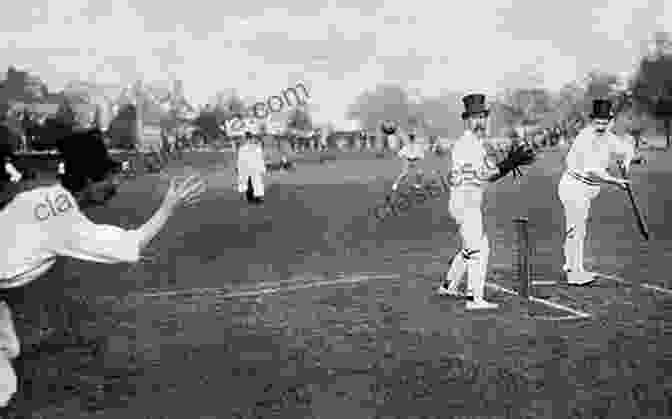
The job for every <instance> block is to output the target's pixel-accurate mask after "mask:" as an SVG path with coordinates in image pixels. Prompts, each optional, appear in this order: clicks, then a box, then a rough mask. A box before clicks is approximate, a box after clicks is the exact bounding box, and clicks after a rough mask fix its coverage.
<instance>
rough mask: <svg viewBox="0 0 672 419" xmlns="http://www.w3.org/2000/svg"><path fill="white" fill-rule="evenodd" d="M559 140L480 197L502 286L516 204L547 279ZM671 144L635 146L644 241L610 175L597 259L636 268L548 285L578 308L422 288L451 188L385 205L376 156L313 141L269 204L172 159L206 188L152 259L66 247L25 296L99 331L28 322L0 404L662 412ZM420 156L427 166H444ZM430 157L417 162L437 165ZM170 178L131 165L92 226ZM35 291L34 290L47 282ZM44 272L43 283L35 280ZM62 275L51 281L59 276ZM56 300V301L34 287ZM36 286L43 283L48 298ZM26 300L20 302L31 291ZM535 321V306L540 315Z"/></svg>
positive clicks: (275, 413)
mask: <svg viewBox="0 0 672 419" xmlns="http://www.w3.org/2000/svg"><path fill="white" fill-rule="evenodd" d="M562 156H564V152H563V151H557V152H556V151H554V152H547V153H545V154H543V156H542V157H541V159H540V160H539V161H538V162H537V163H535V165H534V166H533V167H531V168H529V169H528V170H526V176H525V177H524V178H523V179H522V180H520V181H518V182H515V183H514V182H513V181H512V180H511V179H510V178H507V179H505V180H502V181H501V182H500V183H499V184H497V185H494V186H493V187H491V189H490V190H489V192H488V194H487V198H486V204H485V214H486V229H487V232H488V234H489V237H490V240H491V248H492V251H491V258H490V265H491V274H490V278H489V281H491V282H492V283H493V284H498V285H500V286H503V287H506V288H507V289H510V288H514V287H515V285H516V284H514V283H513V282H512V273H511V271H512V269H513V266H512V259H513V255H512V247H513V240H514V230H513V224H512V219H513V218H514V217H518V216H525V217H528V218H529V220H530V234H531V241H532V244H533V245H534V257H533V276H534V279H544V280H559V279H560V267H561V243H562V235H563V229H562V225H563V222H564V221H563V215H562V211H561V207H560V202H559V200H558V199H557V197H556V192H555V191H556V186H557V182H558V179H559V176H560V174H561V164H560V159H561V157H562ZM670 156H672V153H664V152H655V153H654V152H647V158H648V159H649V164H648V165H647V166H646V167H637V168H635V170H634V172H633V175H632V177H633V181H634V187H633V188H634V190H635V192H636V194H637V198H638V200H639V202H640V205H641V207H642V208H643V209H644V212H645V214H646V216H647V218H648V222H649V225H650V229H651V231H652V235H653V238H652V240H651V241H650V242H649V243H645V242H643V241H642V240H641V239H640V238H639V235H638V231H637V229H636V225H635V223H634V218H633V215H632V211H631V209H630V207H629V203H628V201H627V198H626V195H625V193H624V192H622V191H620V190H613V189H604V190H603V192H602V193H601V196H599V197H598V198H597V200H596V201H595V203H594V209H593V215H592V219H591V222H590V225H589V240H590V243H589V245H588V246H587V249H586V257H587V258H588V265H589V266H590V267H592V268H594V269H595V270H597V271H599V272H603V273H608V274H615V275H618V276H619V277H621V278H624V279H626V280H627V281H630V282H631V283H632V285H624V284H620V283H618V282H615V281H608V280H603V281H600V282H599V283H597V285H594V286H591V287H587V288H570V287H567V286H566V285H564V284H562V283H561V284H558V285H556V286H554V287H544V289H540V290H539V292H540V293H541V294H543V296H544V297H545V298H547V299H548V300H549V301H553V302H555V303H557V304H559V305H562V306H566V307H571V308H574V309H577V310H582V311H585V312H588V313H590V314H591V315H592V316H593V317H592V318H590V319H583V320H581V319H576V320H573V321H549V320H539V319H538V318H537V317H535V316H546V317H561V316H566V315H567V313H565V312H563V311H562V310H558V309H553V308H550V307H547V306H545V305H542V304H524V303H523V302H522V301H518V300H517V299H516V298H514V297H512V296H510V295H507V294H506V293H502V292H500V291H497V290H496V289H494V288H489V289H488V290H487V292H488V295H489V297H490V298H491V299H492V300H494V301H497V302H499V303H500V304H501V306H500V309H499V310H496V311H492V312H487V313H470V312H466V311H465V310H464V302H458V301H453V300H447V299H442V298H439V297H437V296H435V295H434V289H435V287H436V286H437V285H438V281H439V278H440V276H441V274H442V272H444V271H445V270H446V269H447V263H448V260H449V258H450V257H451V256H452V255H453V254H454V253H455V252H456V250H457V249H458V246H459V242H458V239H457V236H456V233H457V229H456V226H455V224H454V222H453V221H452V219H451V218H450V216H449V215H448V212H447V199H448V198H447V195H443V196H442V197H441V198H440V199H436V200H431V201H428V202H427V203H425V204H423V205H422V206H418V207H416V208H414V209H412V210H410V211H409V212H408V213H407V214H405V215H402V216H400V217H398V218H395V219H390V220H386V221H384V222H382V223H377V222H376V221H375V219H373V218H372V217H370V216H369V215H368V210H369V208H371V207H372V206H373V205H375V204H376V203H378V202H380V201H381V200H382V199H383V197H384V194H385V191H387V190H389V188H390V185H391V182H392V179H393V177H394V176H395V175H396V174H397V170H398V168H399V167H398V163H397V162H395V161H394V160H392V159H389V158H387V159H377V158H375V157H374V155H373V154H365V153H361V154H360V153H335V154H334V157H335V158H336V159H335V160H333V161H328V162H326V163H324V164H318V163H317V162H316V161H317V160H318V159H317V158H316V157H315V156H308V157H307V158H305V159H303V161H301V162H299V164H298V166H297V170H296V172H293V173H285V174H277V173H274V174H273V175H272V177H271V182H270V186H269V187H268V190H267V194H266V203H265V204H264V205H263V206H262V207H248V206H247V205H246V204H245V203H244V202H242V201H241V199H240V197H239V196H238V194H237V193H235V192H234V191H233V189H232V182H233V179H232V168H231V167H230V159H231V155H230V154H228V153H209V154H207V153H200V154H199V153H188V154H187V155H186V156H185V158H184V161H183V162H181V163H174V164H173V165H172V166H171V167H169V168H168V169H167V171H166V173H167V175H173V174H182V173H185V172H190V171H198V172H200V173H202V174H203V175H204V176H205V177H206V179H207V181H208V185H209V188H210V189H209V192H208V194H207V196H206V198H205V199H204V200H203V202H202V203H201V204H200V205H199V206H198V207H195V208H191V209H185V210H183V211H181V212H179V213H178V214H177V215H176V216H175V217H174V218H173V219H171V221H170V222H169V224H168V225H167V228H166V229H165V230H164V231H163V232H162V233H161V234H160V235H159V237H157V239H156V240H155V241H154V242H153V243H152V245H151V247H152V249H151V251H150V252H149V253H150V254H151V255H152V256H153V259H154V260H153V261H152V262H151V263H150V262H147V263H143V264H139V265H137V266H101V265H93V264H88V263H82V262H78V261H71V260H67V261H62V262H61V263H59V264H58V265H57V269H55V270H54V271H53V272H52V273H51V274H49V275H48V278H46V279H43V280H41V281H38V282H37V283H35V285H31V286H30V287H32V289H27V290H26V295H30V294H29V293H32V295H40V296H42V297H40V298H41V300H44V299H48V300H55V301H58V300H59V299H58V296H60V295H61V294H62V295H63V296H65V297H67V298H68V300H67V301H69V303H68V305H67V306H66V307H67V308H68V309H69V310H70V311H71V312H72V313H74V314H73V316H76V321H77V322H78V324H79V326H80V327H79V329H80V332H81V333H82V334H83V335H86V336H87V337H89V338H91V339H94V340H98V341H100V342H103V343H104V345H102V346H100V347H98V348H97V350H95V351H94V350H93V349H91V345H80V346H72V347H67V348H65V349H59V348H52V349H50V346H49V345H48V340H40V339H39V338H34V339H32V340H31V339H27V338H26V339H24V340H25V341H27V342H28V341H30V342H32V341H34V342H35V344H34V345H33V346H31V344H29V343H28V344H27V346H24V355H23V356H22V358H21V359H20V360H19V362H17V370H18V372H19V374H21V375H22V376H24V377H27V378H26V379H25V381H23V382H22V383H21V393H20V394H19V395H18V396H17V398H16V400H15V403H14V404H13V406H12V408H11V409H9V412H8V413H7V415H9V416H8V417H12V415H13V417H21V418H23V417H26V418H29V417H31V415H32V417H44V418H55V417H67V418H79V417H81V418H84V417H95V418H119V417H129V418H171V419H172V418H180V419H182V418H267V417H281V418H291V419H298V418H315V419H318V418H319V419H330V418H338V419H342V418H343V417H348V418H351V419H359V418H450V417H465V418H477V417H487V418H495V417H496V418H563V419H564V418H600V417H604V418H635V417H636V418H662V417H669V416H672V380H670V379H669V378H668V377H667V376H666V374H665V371H666V369H667V368H672V350H671V348H672V346H671V345H672V339H671V338H672V329H671V328H670V320H672V299H671V296H670V295H669V294H666V293H664V292H661V291H655V290H653V289H651V287H649V288H643V287H640V285H641V284H649V285H656V286H658V287H661V289H662V288H664V289H668V288H672V283H671V281H670V279H669V277H667V275H666V274H665V272H666V268H667V265H666V261H667V257H668V256H669V254H670V253H672V229H670V228H667V227H666V225H665V214H666V212H667V210H668V209H669V208H667V206H668V205H670V206H672V192H669V191H670V189H669V188H666V187H665V185H666V182H669V181H670V180H672V175H671V174H670V167H671V165H670V162H671V161H672V158H671V157H670ZM441 164H442V162H441V161H440V160H439V159H438V158H432V159H430V161H429V162H428V163H427V165H428V168H429V169H432V168H441ZM428 171H429V170H428ZM167 182H168V180H167V176H166V175H144V176H141V177H138V178H136V179H134V180H132V181H129V182H128V183H126V184H125V185H123V187H122V191H121V193H120V195H119V197H118V198H116V199H115V200H114V201H113V202H111V203H110V205H109V206H108V207H106V208H100V209H96V210H94V211H91V213H90V216H91V217H92V218H93V219H94V220H96V221H97V222H106V223H114V224H121V225H123V226H125V227H131V226H137V225H138V224H139V223H141V222H143V221H144V220H146V219H147V217H148V216H149V215H150V214H151V213H152V212H153V211H154V209H155V208H156V207H157V206H158V204H159V202H160V200H161V198H162V195H163V193H164V191H165V189H166V187H167ZM40 287H43V288H40ZM45 290H48V291H45ZM56 290H57V291H58V292H59V294H55V292H56ZM47 296H48V297H47ZM40 298H37V299H38V300H40ZM26 301H27V303H26V304H27V306H28V305H29V304H31V303H32V301H33V300H31V299H30V298H26ZM539 318H541V317H539Z"/></svg>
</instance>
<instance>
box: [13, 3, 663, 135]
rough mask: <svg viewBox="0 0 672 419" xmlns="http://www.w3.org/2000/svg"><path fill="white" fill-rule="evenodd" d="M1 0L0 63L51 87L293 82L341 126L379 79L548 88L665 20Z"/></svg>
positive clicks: (561, 6) (248, 89)
mask: <svg viewBox="0 0 672 419" xmlns="http://www.w3.org/2000/svg"><path fill="white" fill-rule="evenodd" d="M5 3H8V4H5V5H4V7H3V17H2V31H3V32H4V34H3V35H4V36H2V38H1V39H0V48H1V50H2V53H1V54H0V66H2V67H0V68H6V67H7V66H8V65H10V64H14V65H17V66H18V67H19V68H25V69H29V70H31V71H33V72H35V73H37V74H38V75H39V76H41V77H42V78H43V79H44V80H46V82H47V83H48V85H49V87H50V89H52V90H56V89H60V88H62V87H63V85H64V83H65V82H66V81H69V80H73V79H83V80H91V81H94V82H99V83H125V84H126V83H129V82H131V81H132V80H134V79H136V78H138V77H140V76H142V77H143V78H144V79H145V80H146V81H147V82H158V83H159V84H161V83H165V84H168V83H169V81H170V80H171V79H172V78H173V77H177V78H179V79H182V80H183V81H184V88H185V93H186V96H187V97H188V98H189V99H190V100H191V101H193V102H194V103H196V104H202V103H206V102H207V101H208V99H209V97H210V96H212V95H213V93H214V90H215V89H226V88H234V87H235V88H237V89H238V91H239V93H240V94H241V95H242V96H250V97H255V98H259V99H261V100H263V99H265V98H267V97H268V96H271V95H274V94H278V93H280V92H281V91H282V90H283V89H285V88H287V87H291V86H293V85H295V84H296V83H297V82H303V83H305V84H306V85H307V86H308V87H309V89H310V94H311V98H310V101H311V103H312V104H313V105H315V109H314V112H315V117H316V119H317V120H318V121H322V120H325V119H330V120H334V121H336V122H337V124H339V125H340V124H341V123H342V122H341V121H342V120H343V117H344V113H345V110H346V107H347V105H348V104H349V103H351V102H352V101H353V100H354V98H355V96H356V95H358V94H359V93H361V92H362V90H364V89H369V88H373V87H374V86H375V85H376V84H378V83H384V82H393V83H400V84H402V85H403V86H405V87H408V88H412V89H419V92H420V93H421V94H423V95H428V96H432V95H438V94H440V93H441V90H442V89H446V90H451V91H474V90H480V91H483V92H485V93H493V92H494V91H496V89H498V88H501V87H503V86H505V85H511V84H514V83H517V82H518V80H520V76H519V75H518V74H519V73H520V72H521V71H527V70H528V69H531V68H535V66H536V68H538V70H539V71H541V72H542V73H543V76H544V79H545V83H546V85H547V86H548V87H550V88H557V87H559V86H560V85H562V84H563V83H565V82H567V81H571V80H573V79H576V78H577V77H581V76H582V75H584V74H585V73H586V72H587V71H589V70H590V69H591V68H602V69H604V70H608V71H611V72H617V73H620V72H626V71H629V70H630V69H631V68H632V67H633V64H634V62H635V59H636V56H637V55H638V54H639V53H640V51H641V48H642V41H643V40H644V39H646V38H648V37H650V35H651V34H652V32H653V31H655V30H667V31H671V32H672V3H670V2H669V1H668V3H670V4H669V5H667V6H666V5H665V3H666V1H665V0H651V1H645V0H634V1H628V2H625V1H618V2H617V1H615V0H612V1H607V0H565V1H559V2H556V1H553V2H550V1H549V2H546V1H540V0H516V1H515V7H514V1H513V0H489V1H460V2H454V3H451V2H445V1H435V0H434V1H425V0H414V1H392V0H388V1H385V0H366V1H363V0H356V1H355V0H343V1H329V0H284V1H282V2H277V1H271V0H256V1H235V0H234V1H220V2H213V1H210V0H208V1H202V0H190V1H186V2H183V1H179V2H174V3H173V2H169V1H155V0H135V1H134V2H128V1H125V0H117V1H114V2H111V1H103V0H97V1H90V2H89V1H84V0H67V1H65V0H64V1H60V2H56V1H51V2H48V1H47V0H21V1H17V2H11V3H9V2H5ZM49 3H51V4H49ZM131 4H132V5H133V6H131ZM278 4H282V7H280V8H276V5H278ZM635 5H636V6H635Z"/></svg>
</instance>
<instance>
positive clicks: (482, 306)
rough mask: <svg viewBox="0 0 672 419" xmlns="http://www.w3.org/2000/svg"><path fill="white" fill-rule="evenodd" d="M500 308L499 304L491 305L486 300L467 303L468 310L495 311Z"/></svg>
mask: <svg viewBox="0 0 672 419" xmlns="http://www.w3.org/2000/svg"><path fill="white" fill-rule="evenodd" d="M496 308H499V304H496V303H491V302H488V301H485V300H480V301H467V310H493V309H496Z"/></svg>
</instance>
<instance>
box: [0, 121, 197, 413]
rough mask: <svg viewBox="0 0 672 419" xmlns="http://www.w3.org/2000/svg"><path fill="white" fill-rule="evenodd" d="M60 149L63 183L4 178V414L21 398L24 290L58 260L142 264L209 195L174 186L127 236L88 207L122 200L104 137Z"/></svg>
mask: <svg viewBox="0 0 672 419" xmlns="http://www.w3.org/2000/svg"><path fill="white" fill-rule="evenodd" d="M58 147H59V151H60V153H61V157H62V159H63V162H64V164H63V169H64V171H63V173H62V175H61V182H60V184H59V183H57V182H56V181H53V180H52V181H49V180H25V179H26V177H25V176H24V180H23V181H21V180H18V181H16V182H13V180H12V177H14V179H16V176H15V175H14V174H13V173H12V172H11V170H8V171H2V172H0V186H1V187H2V189H11V190H12V191H13V194H12V196H11V197H10V199H8V200H5V201H4V203H0V231H2V234H0V247H1V248H2V249H3V252H2V253H1V254H0V300H3V301H0V407H5V406H6V405H7V404H8V402H9V401H10V399H11V398H12V396H13V394H14V393H15V392H16V391H17V377H16V374H15V372H14V369H13V367H12V365H11V363H12V360H13V359H15V358H16V357H18V356H19V353H20V343H19V338H18V337H17V335H16V331H15V328H14V321H13V316H12V309H18V308H21V304H23V301H27V302H28V303H29V302H30V301H31V300H30V299H26V298H24V297H23V296H22V295H21V291H23V290H19V287H24V286H26V285H27V284H29V283H31V282H33V281H35V280H36V279H38V278H41V277H43V276H44V275H45V274H46V273H47V272H48V271H49V270H50V269H51V267H52V266H53V265H54V263H55V262H56V259H57V257H59V256H67V257H71V258H76V259H81V260H87V261H93V262H100V263H106V264H116V263H136V262H138V261H139V260H140V253H141V252H142V251H143V249H145V248H146V247H147V245H148V244H149V242H150V241H151V240H152V238H153V237H154V236H156V234H158V232H159V231H160V230H161V229H162V228H163V226H164V225H165V223H166V221H167V220H168V218H169V217H170V216H171V215H173V214H174V212H175V210H176V209H177V208H179V207H180V206H184V205H190V204H193V203H195V202H197V200H198V198H199V196H200V195H201V194H202V193H203V191H204V190H205V184H204V183H203V181H201V180H199V179H198V178H197V177H190V178H188V179H186V180H185V181H182V182H178V181H177V179H172V181H171V183H170V187H169V189H168V191H167V192H166V195H165V197H164V200H163V203H162V205H161V207H160V208H159V209H158V210H157V211H156V213H155V214H154V215H153V216H152V218H150V219H149V220H148V221H147V222H146V223H145V224H143V225H142V226H140V227H138V228H136V229H130V230H127V229H123V228H120V227H116V226H112V225H105V224H95V223H93V222H92V221H91V220H89V219H88V218H87V217H86V216H85V215H84V214H83V213H82V210H81V208H83V207H86V206H91V205H102V204H104V203H106V202H107V201H108V200H109V199H111V198H112V197H113V196H114V195H115V194H116V191H117V188H118V185H119V180H118V174H119V171H120V164H119V163H118V162H116V161H114V160H113V159H112V158H111V156H110V155H109V154H108V151H107V149H106V148H105V145H104V143H103V139H102V135H100V133H99V132H98V133H96V132H93V131H90V132H80V133H77V134H75V135H72V136H70V137H66V138H64V139H63V140H61V142H60V144H59V145H58ZM5 154H6V153H5ZM5 157H7V156H6V155H0V159H4V158H5ZM92 279H95V278H92ZM26 288H27V289H28V290H27V291H26V292H27V293H28V294H29V293H30V289H29V287H26ZM39 298H45V297H44V296H42V297H39ZM39 298H38V299H39ZM47 298H48V297H47ZM10 308H12V309H10Z"/></svg>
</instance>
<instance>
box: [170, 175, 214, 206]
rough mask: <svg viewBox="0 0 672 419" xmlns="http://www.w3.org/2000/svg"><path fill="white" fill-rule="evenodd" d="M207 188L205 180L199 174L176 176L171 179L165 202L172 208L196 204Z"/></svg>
mask: <svg viewBox="0 0 672 419" xmlns="http://www.w3.org/2000/svg"><path fill="white" fill-rule="evenodd" d="M205 189H206V185H205V181H203V179H201V177H200V176H198V175H192V176H188V177H186V178H185V177H181V176H176V177H174V178H172V179H171V180H170V186H169V187H168V192H166V196H165V198H164V203H165V205H167V206H168V207H169V208H170V209H176V208H177V207H187V206H192V205H195V204H197V203H198V202H199V201H200V199H201V196H202V195H203V193H204V192H205Z"/></svg>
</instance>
